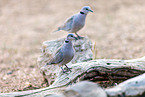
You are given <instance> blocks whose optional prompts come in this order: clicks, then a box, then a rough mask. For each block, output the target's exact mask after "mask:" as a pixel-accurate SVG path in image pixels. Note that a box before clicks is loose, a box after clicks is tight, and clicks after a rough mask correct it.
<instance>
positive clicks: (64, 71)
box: [61, 67, 72, 73]
mask: <svg viewBox="0 0 145 97" xmlns="http://www.w3.org/2000/svg"><path fill="white" fill-rule="evenodd" d="M61 69H62V72H63V73H67V72H69V71H70V72H72V71H71V68H68V67H67V70H64V69H63V68H62V67H61Z"/></svg>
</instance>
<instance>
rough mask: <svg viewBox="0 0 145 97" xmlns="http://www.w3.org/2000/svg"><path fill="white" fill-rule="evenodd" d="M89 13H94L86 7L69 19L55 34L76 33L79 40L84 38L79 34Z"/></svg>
mask: <svg viewBox="0 0 145 97" xmlns="http://www.w3.org/2000/svg"><path fill="white" fill-rule="evenodd" d="M89 12H93V11H92V10H91V8H90V7H89V6H84V7H83V8H82V9H81V11H80V12H79V13H77V14H75V15H73V16H71V17H69V18H68V19H67V20H66V21H65V22H64V24H63V25H62V26H60V27H58V29H57V30H56V31H54V32H57V31H60V30H64V31H67V32H69V33H75V34H76V35H77V37H78V38H82V37H81V36H79V35H78V34H77V32H78V31H79V30H80V29H82V28H83V27H84V25H85V20H86V16H87V14H88V13H89Z"/></svg>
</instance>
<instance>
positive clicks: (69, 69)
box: [65, 64, 71, 72]
mask: <svg viewBox="0 0 145 97" xmlns="http://www.w3.org/2000/svg"><path fill="white" fill-rule="evenodd" d="M65 66H66V68H67V70H68V71H70V72H71V68H68V67H67V65H66V64H65Z"/></svg>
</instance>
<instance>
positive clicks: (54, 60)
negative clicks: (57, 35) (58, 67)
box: [48, 48, 63, 64]
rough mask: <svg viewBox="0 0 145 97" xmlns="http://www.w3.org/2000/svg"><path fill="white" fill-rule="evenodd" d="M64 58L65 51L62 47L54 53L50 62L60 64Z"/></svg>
mask: <svg viewBox="0 0 145 97" xmlns="http://www.w3.org/2000/svg"><path fill="white" fill-rule="evenodd" d="M62 60H63V53H62V50H61V48H59V49H58V50H57V52H56V53H55V54H54V56H53V58H51V59H50V61H49V62H48V63H49V64H58V63H60V62H61V61H62Z"/></svg>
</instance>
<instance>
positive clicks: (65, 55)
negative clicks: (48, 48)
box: [47, 33, 76, 72]
mask: <svg viewBox="0 0 145 97" xmlns="http://www.w3.org/2000/svg"><path fill="white" fill-rule="evenodd" d="M74 38H75V39H76V37H75V36H74V34H72V33H70V34H68V35H67V37H66V39H65V42H64V44H63V45H62V46H61V47H60V48H59V49H58V50H57V51H56V53H55V54H54V55H53V56H52V58H50V60H49V61H48V63H47V65H52V64H58V65H59V66H62V65H65V66H66V67H67V65H66V64H67V63H68V62H70V61H71V60H72V59H73V57H74V53H75V51H74V48H73V45H72V40H73V39H74ZM61 69H62V70H63V68H62V67H61ZM67 69H68V70H69V71H71V70H70V69H69V68H68V67H67ZM63 72H65V71H64V70H63Z"/></svg>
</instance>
